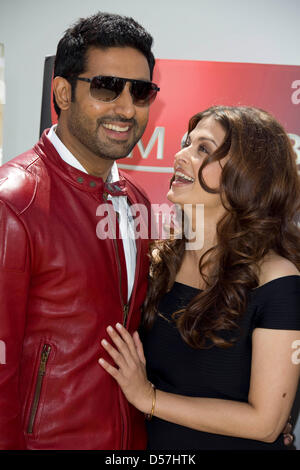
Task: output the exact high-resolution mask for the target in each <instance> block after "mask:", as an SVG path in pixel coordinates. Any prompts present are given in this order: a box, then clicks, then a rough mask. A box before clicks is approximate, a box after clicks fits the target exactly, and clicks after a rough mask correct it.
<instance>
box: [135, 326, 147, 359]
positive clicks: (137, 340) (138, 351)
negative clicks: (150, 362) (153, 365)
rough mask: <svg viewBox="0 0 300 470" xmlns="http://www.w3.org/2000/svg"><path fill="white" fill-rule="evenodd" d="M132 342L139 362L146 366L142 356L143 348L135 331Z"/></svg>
mask: <svg viewBox="0 0 300 470" xmlns="http://www.w3.org/2000/svg"><path fill="white" fill-rule="evenodd" d="M133 341H134V344H135V347H136V351H137V354H138V357H139V360H140V361H141V362H142V363H143V364H144V365H146V359H145V355H144V348H143V344H142V342H141V340H140V336H139V334H138V332H137V331H135V332H134V333H133Z"/></svg>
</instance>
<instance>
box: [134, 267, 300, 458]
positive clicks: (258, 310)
mask: <svg viewBox="0 0 300 470" xmlns="http://www.w3.org/2000/svg"><path fill="white" fill-rule="evenodd" d="M198 292H199V291H198V289H196V288H193V287H190V286H187V285H185V284H180V283H178V282H175V283H174V285H173V288H172V289H171V290H170V291H169V292H168V293H167V294H166V295H165V296H164V297H163V298H162V300H161V301H160V304H159V312H160V314H159V315H158V316H157V318H156V321H155V323H154V326H153V328H152V329H151V330H150V331H147V332H144V331H142V332H141V336H142V340H143V344H144V351H145V357H146V360H147V372H148V378H149V380H150V381H151V382H153V383H154V384H155V385H156V387H157V388H158V389H160V390H163V391H165V392H169V393H176V394H180V395H187V396H195V397H209V398H219V399H225V400H236V401H240V402H247V401H248V392H249V385H250V371H251V348H252V333H253V330H254V329H255V328H271V329H280V330H300V276H297V275H293V276H285V277H282V278H278V279H274V280H273V281H270V282H268V283H267V284H264V285H262V286H261V287H258V288H257V289H254V290H252V291H251V292H250V294H249V301H248V306H247V309H246V312H245V314H244V315H243V316H242V318H241V320H240V327H241V328H240V332H239V336H238V340H237V341H236V343H235V344H234V346H232V347H230V348H228V349H222V348H219V347H216V346H213V347H212V348H210V349H200V350H197V349H194V348H191V347H190V346H188V345H187V344H186V343H185V342H184V341H183V339H182V338H181V336H180V334H179V332H178V330H177V329H176V327H175V325H174V321H173V320H172V313H173V312H175V311H176V310H179V309H180V308H183V307H185V306H186V305H187V304H188V303H189V302H190V300H191V299H192V298H193V297H194V296H195V295H196V294H197V293H198ZM224 334H228V333H226V332H224ZM291 354H292V350H291ZM270 386H272V384H270ZM147 430H148V449H168V450H175V449H176V450H179V449H194V450H215V449H226V450H227V449H230V450H234V449H249V450H256V449H262V450H265V449H268V450H277V449H286V446H284V444H283V435H280V436H279V437H278V439H277V440H276V441H275V442H274V443H264V442H261V441H256V440H250V439H242V438H235V437H229V436H223V435H218V434H210V433H206V432H200V431H196V430H193V429H190V428H187V427H184V426H179V425H177V424H173V423H169V422H167V421H164V420H161V419H158V418H156V417H153V418H152V420H151V421H149V422H147Z"/></svg>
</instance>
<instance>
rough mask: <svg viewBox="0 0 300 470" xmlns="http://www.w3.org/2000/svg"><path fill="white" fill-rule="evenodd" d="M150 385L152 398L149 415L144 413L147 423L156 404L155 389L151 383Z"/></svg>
mask: <svg viewBox="0 0 300 470" xmlns="http://www.w3.org/2000/svg"><path fill="white" fill-rule="evenodd" d="M150 384H151V387H152V388H153V397H152V409H151V413H145V418H146V419H148V421H150V419H152V416H153V413H154V408H155V403H156V387H155V385H153V384H152V383H151V382H150Z"/></svg>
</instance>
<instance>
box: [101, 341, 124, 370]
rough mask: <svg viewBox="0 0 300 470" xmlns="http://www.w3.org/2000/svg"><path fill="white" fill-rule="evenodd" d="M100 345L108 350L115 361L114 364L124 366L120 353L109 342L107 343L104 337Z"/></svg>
mask: <svg viewBox="0 0 300 470" xmlns="http://www.w3.org/2000/svg"><path fill="white" fill-rule="evenodd" d="M101 344H102V346H103V347H104V349H105V350H106V351H107V352H108V354H109V355H110V356H111V357H112V359H113V360H114V361H115V363H116V365H117V366H118V367H119V368H124V366H125V359H124V356H123V355H122V354H120V353H119V352H118V351H117V350H116V349H115V348H114V347H113V346H112V345H111V344H109V343H108V341H106V340H105V339H103V340H102V341H101Z"/></svg>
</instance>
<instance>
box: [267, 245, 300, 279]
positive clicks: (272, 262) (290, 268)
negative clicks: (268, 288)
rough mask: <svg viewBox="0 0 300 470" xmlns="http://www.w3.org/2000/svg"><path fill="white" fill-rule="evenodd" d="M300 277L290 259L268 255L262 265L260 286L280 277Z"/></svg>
mask: <svg viewBox="0 0 300 470" xmlns="http://www.w3.org/2000/svg"><path fill="white" fill-rule="evenodd" d="M294 275H296V276H297V275H298V276H300V272H299V270H298V269H297V267H296V266H295V265H294V263H292V262H291V261H290V260H289V259H287V258H284V257H283V256H280V255H278V254H276V253H274V252H270V253H268V254H267V255H266V256H265V257H264V259H263V260H262V261H261V263H260V271H259V276H258V277H259V285H260V286H261V285H263V284H266V283H267V282H270V281H273V280H274V279H278V278H280V277H285V276H294Z"/></svg>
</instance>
